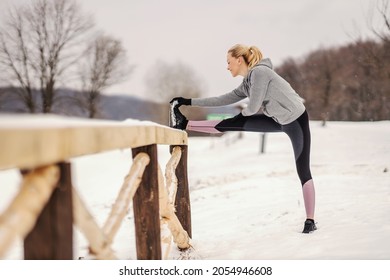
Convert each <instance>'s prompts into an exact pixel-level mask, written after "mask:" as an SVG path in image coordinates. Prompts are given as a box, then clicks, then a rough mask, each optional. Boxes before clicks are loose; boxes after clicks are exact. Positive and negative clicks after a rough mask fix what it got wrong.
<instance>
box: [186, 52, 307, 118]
mask: <svg viewBox="0 0 390 280" xmlns="http://www.w3.org/2000/svg"><path fill="white" fill-rule="evenodd" d="M246 97H248V98H249V104H248V106H247V107H246V108H245V109H243V110H242V112H241V113H242V115H244V116H251V115H254V114H257V113H259V111H260V110H262V111H263V113H264V114H265V115H267V116H269V117H272V118H273V119H274V120H275V121H276V122H278V123H279V124H282V125H284V124H289V123H291V122H293V121H294V120H296V119H297V118H298V117H299V116H300V115H302V114H303V112H304V111H305V106H304V105H303V100H302V98H301V97H300V96H299V95H298V94H297V93H296V92H295V90H294V89H293V88H292V87H291V86H290V84H289V83H288V82H287V81H286V80H284V79H283V78H282V77H281V76H279V75H278V74H277V73H276V72H275V71H274V70H273V65H272V62H271V60H270V59H269V58H265V59H262V60H261V61H260V62H259V63H258V64H257V65H255V66H254V67H253V68H252V69H250V70H249V72H248V75H247V76H246V77H245V78H244V79H243V81H242V83H241V84H240V85H239V86H238V87H237V88H236V89H235V90H233V91H231V92H229V93H226V94H224V95H221V96H216V97H207V98H193V99H192V102H191V105H193V106H200V107H214V106H225V105H229V104H233V103H236V102H238V101H240V100H242V99H244V98H246Z"/></svg>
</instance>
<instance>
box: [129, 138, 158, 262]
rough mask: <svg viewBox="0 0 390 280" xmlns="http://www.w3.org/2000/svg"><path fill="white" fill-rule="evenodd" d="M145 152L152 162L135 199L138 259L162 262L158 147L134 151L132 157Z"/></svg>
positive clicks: (150, 146)
mask: <svg viewBox="0 0 390 280" xmlns="http://www.w3.org/2000/svg"><path fill="white" fill-rule="evenodd" d="M141 152H144V153H146V154H148V155H149V157H150V162H149V164H148V165H147V166H146V168H145V171H144V173H143V176H142V181H141V183H140V185H139V187H138V189H137V192H136V193H135V195H134V198H133V208H134V223H135V235H136V247H137V259H139V260H161V258H162V254H161V234H160V211H159V193H158V161H157V145H156V144H153V145H148V146H143V147H139V148H133V149H132V156H133V158H135V156H136V155H137V154H138V153H141Z"/></svg>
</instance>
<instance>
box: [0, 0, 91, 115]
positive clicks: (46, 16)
mask: <svg viewBox="0 0 390 280" xmlns="http://www.w3.org/2000/svg"><path fill="white" fill-rule="evenodd" d="M92 26H93V24H92V21H91V19H90V17H87V16H85V15H83V14H82V13H81V12H80V8H79V6H78V5H77V4H76V3H75V2H74V1H73V0H36V1H33V2H32V3H31V5H28V6H26V7H18V8H15V9H13V10H10V11H9V13H8V18H7V21H6V23H5V25H4V26H3V27H2V28H1V30H0V64H1V65H2V68H3V69H2V70H4V72H2V75H7V77H8V80H9V82H10V84H11V85H13V86H16V87H18V88H20V89H21V96H22V98H23V100H24V103H25V105H26V106H27V107H28V108H29V111H30V112H35V111H36V110H37V104H36V102H35V100H34V97H33V93H32V91H33V89H37V90H39V92H40V95H41V99H42V109H41V110H42V112H44V113H49V112H51V109H52V106H53V102H54V101H55V95H56V90H57V84H58V83H60V82H61V81H63V82H64V79H65V74H66V73H67V72H69V70H70V69H71V67H72V66H74V65H75V64H76V62H77V61H78V60H79V58H80V54H81V51H80V45H81V44H82V43H83V42H84V41H85V38H86V37H85V36H86V34H87V32H88V31H89V30H90V29H91V28H92Z"/></svg>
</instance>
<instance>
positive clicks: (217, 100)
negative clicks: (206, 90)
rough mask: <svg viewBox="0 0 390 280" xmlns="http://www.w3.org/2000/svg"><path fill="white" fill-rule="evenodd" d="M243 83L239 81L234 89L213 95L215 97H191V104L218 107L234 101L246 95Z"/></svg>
mask: <svg viewBox="0 0 390 280" xmlns="http://www.w3.org/2000/svg"><path fill="white" fill-rule="evenodd" d="M242 88H243V84H242V83H241V85H240V86H238V87H237V88H236V89H234V90H233V91H231V92H228V93H226V94H223V95H220V96H215V97H206V98H192V100H191V105H192V106H199V107H218V106H225V105H230V104H233V103H236V102H238V101H240V100H242V99H244V98H246V97H247V96H246V95H245V93H244V92H243V90H242Z"/></svg>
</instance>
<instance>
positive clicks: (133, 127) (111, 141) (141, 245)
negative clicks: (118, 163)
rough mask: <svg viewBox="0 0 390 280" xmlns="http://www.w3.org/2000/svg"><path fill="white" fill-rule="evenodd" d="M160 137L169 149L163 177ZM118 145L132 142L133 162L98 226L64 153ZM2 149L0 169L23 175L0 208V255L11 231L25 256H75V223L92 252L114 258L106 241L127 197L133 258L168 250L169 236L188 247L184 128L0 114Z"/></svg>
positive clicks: (156, 255) (120, 218) (157, 255)
mask: <svg viewBox="0 0 390 280" xmlns="http://www.w3.org/2000/svg"><path fill="white" fill-rule="evenodd" d="M160 144H162V145H169V147H170V152H171V154H172V157H171V159H170V160H169V162H168V163H167V165H166V171H165V180H164V176H163V172H162V170H161V168H160V166H159V164H158V158H157V145H160ZM123 148H131V149H132V154H133V164H132V165H131V168H130V171H129V173H128V175H127V176H126V177H125V179H124V182H123V185H122V187H121V189H120V192H119V194H118V197H117V199H116V201H115V203H114V205H113V207H112V209H111V212H110V214H109V216H108V218H107V220H106V222H105V223H104V225H103V226H102V227H100V226H99V225H98V224H97V222H96V221H95V219H94V217H93V215H92V214H91V213H90V212H89V211H88V209H87V207H86V206H85V204H84V203H83V201H82V199H81V197H80V196H79V195H78V193H77V190H76V188H74V187H73V186H72V178H71V164H70V162H69V160H70V159H72V158H75V157H78V156H81V155H90V154H96V153H100V152H104V151H109V150H114V149H123ZM0 149H1V155H0V170H4V169H10V168H18V169H20V170H21V174H22V176H23V180H22V183H21V187H20V191H19V193H18V194H17V195H16V196H15V198H14V199H13V200H12V201H11V203H10V204H9V206H8V207H7V208H6V210H5V211H4V212H3V213H0V259H1V258H2V256H3V255H4V254H5V253H6V252H7V250H8V249H9V248H8V247H9V246H10V245H12V241H13V240H14V239H15V238H17V237H19V238H22V239H24V258H25V259H73V225H75V226H77V227H78V228H79V229H80V231H81V232H82V233H83V234H84V236H85V237H86V239H87V241H88V242H89V251H90V253H91V255H92V256H93V257H95V258H96V259H116V258H117V257H116V256H115V253H114V251H113V250H112V249H111V244H112V243H113V241H114V237H115V234H116V232H117V231H118V229H119V226H120V224H121V222H122V221H123V218H124V216H125V214H126V211H127V210H128V208H129V205H130V203H131V201H133V211H134V222H135V235H136V250H137V258H138V259H149V260H151V259H162V258H163V257H164V258H167V256H168V253H169V251H168V249H169V248H170V246H171V245H170V244H171V241H172V239H173V241H174V242H175V243H176V245H177V246H178V248H179V249H181V250H186V249H188V248H190V247H191V245H190V238H191V208H190V202H189V201H190V200H189V190H188V177H187V134H186V133H185V132H183V131H179V130H175V129H172V128H169V127H166V126H161V125H158V124H155V123H151V122H140V121H124V122H115V121H103V120H101V121H98V120H85V119H76V118H68V117H59V116H51V115H0ZM0 193H1V186H0ZM164 227H165V228H168V229H169V232H170V234H167V233H166V231H165V230H161V229H163V228H164ZM164 246H165V248H168V249H167V250H166V252H165V254H164V256H163V254H162V249H161V248H162V247H164Z"/></svg>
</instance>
